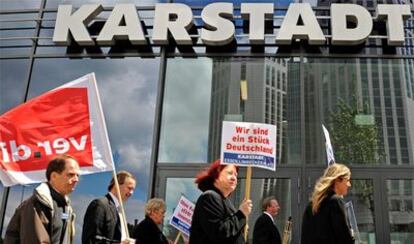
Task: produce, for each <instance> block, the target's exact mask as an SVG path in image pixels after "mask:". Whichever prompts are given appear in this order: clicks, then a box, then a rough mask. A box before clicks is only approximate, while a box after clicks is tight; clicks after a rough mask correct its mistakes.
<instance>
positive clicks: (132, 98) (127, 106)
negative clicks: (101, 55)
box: [1, 58, 159, 243]
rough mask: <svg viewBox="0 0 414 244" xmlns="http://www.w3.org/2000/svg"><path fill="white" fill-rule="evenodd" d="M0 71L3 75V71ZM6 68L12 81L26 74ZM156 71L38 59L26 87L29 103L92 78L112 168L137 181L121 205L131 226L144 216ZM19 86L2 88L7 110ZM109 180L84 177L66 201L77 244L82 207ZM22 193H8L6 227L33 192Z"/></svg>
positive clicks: (106, 62)
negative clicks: (70, 208) (71, 211)
mask: <svg viewBox="0 0 414 244" xmlns="http://www.w3.org/2000/svg"><path fill="white" fill-rule="evenodd" d="M2 62H4V61H2ZM1 67H2V69H3V67H4V65H2V66H1ZM6 67H7V68H8V70H13V74H14V75H20V74H24V75H25V74H26V71H24V72H16V69H15V68H13V66H11V64H9V65H8V66H6ZM6 67H4V68H6ZM158 68H159V60H158V59H145V60H143V59H140V58H125V59H98V60H70V59H38V60H35V63H34V67H33V74H32V79H31V82H30V90H29V97H30V98H33V97H35V96H38V95H40V94H42V93H44V92H46V91H49V90H51V89H53V88H56V87H58V86H60V85H62V84H64V83H66V82H69V81H71V80H74V79H76V78H78V77H80V76H83V75H85V74H87V73H90V72H95V74H96V78H97V83H98V88H99V91H100V96H101V101H102V107H103V110H104V113H105V118H106V125H107V129H108V134H109V138H110V142H111V147H112V152H113V157H114V161H115V165H116V168H117V169H122V170H127V171H129V172H131V173H133V174H134V175H135V176H136V177H137V182H138V183H137V188H136V190H135V193H134V195H133V197H131V198H130V199H129V200H128V202H127V203H126V204H125V207H126V215H127V219H128V222H129V223H133V221H134V219H137V218H138V219H142V218H143V216H144V212H143V209H144V205H145V202H146V198H147V191H148V182H149V179H148V178H149V169H150V156H151V145H152V135H153V126H154V113H155V102H156V91H157V88H156V87H157V81H158ZM2 71H3V70H2ZM9 73H10V72H8V71H7V70H6V72H2V73H1V75H2V79H1V82H2V83H1V84H3V83H4V82H5V81H6V80H5V79H3V76H4V75H6V74H9ZM10 75H11V73H10ZM18 80H19V79H13V80H12V81H14V82H11V81H10V83H6V84H8V85H7V87H6V88H7V89H3V87H2V89H1V98H2V99H3V97H4V96H3V94H5V95H6V98H7V103H6V105H7V106H12V105H14V104H15V103H16V102H14V101H15V98H14V97H13V96H12V94H13V93H14V92H16V93H17V95H15V97H21V96H22V94H24V92H23V91H19V89H16V88H15V89H13V86H12V85H14V86H16V85H19V83H18V82H16V81H18ZM3 91H7V93H10V94H7V93H3ZM2 106H3V103H2ZM2 109H3V107H2ZM111 177H112V175H111V173H110V172H108V173H101V174H93V175H84V176H82V177H81V181H80V183H79V184H78V186H77V189H76V191H75V192H74V193H73V194H72V195H71V196H70V197H71V200H72V205H73V208H74V210H75V212H76V214H77V218H76V230H77V231H76V239H75V243H81V240H80V237H81V233H82V231H81V229H82V222H83V215H84V212H85V210H86V207H87V206H88V204H89V202H91V201H92V200H93V199H94V198H97V197H100V196H103V195H104V194H105V193H106V191H107V185H108V183H109V181H110V179H111ZM91 186H98V187H91ZM20 189H21V186H16V187H13V188H12V190H11V194H10V197H9V201H8V206H7V212H6V221H5V226H6V227H7V225H8V222H9V220H10V218H11V216H12V214H13V213H14V211H15V208H16V207H17V205H18V204H19V203H20V202H21V199H25V198H27V197H28V196H29V195H30V194H31V192H32V189H31V190H28V189H26V190H25V194H24V197H22V194H21V190H20Z"/></svg>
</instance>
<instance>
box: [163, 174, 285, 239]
mask: <svg viewBox="0 0 414 244" xmlns="http://www.w3.org/2000/svg"><path fill="white" fill-rule="evenodd" d="M165 192H166V196H165V199H166V203H167V212H166V216H165V219H164V229H163V232H164V233H165V234H166V236H167V237H168V239H170V240H175V237H176V236H177V230H176V229H175V228H174V227H172V226H170V225H169V221H170V219H171V216H172V214H173V212H174V209H175V207H176V206H177V203H178V200H179V199H180V197H181V195H184V196H185V197H186V198H187V199H189V200H190V201H193V202H194V203H196V202H197V199H198V197H199V196H200V194H201V191H200V190H198V189H197V186H196V184H195V183H194V179H193V178H168V179H167V186H166V190H165ZM244 194H245V180H244V179H241V180H239V185H238V186H237V188H236V190H235V191H234V192H233V194H232V195H231V196H230V198H231V200H232V202H233V204H234V206H235V207H236V209H237V208H238V206H239V204H240V203H241V202H242V200H243V199H244V197H245V196H244ZM268 196H274V197H275V198H276V199H277V201H278V203H279V205H280V210H279V213H278V214H277V216H276V217H275V223H276V226H277V227H278V229H279V232H280V234H281V235H282V234H283V230H284V226H285V224H286V220H287V219H288V218H289V217H290V216H291V214H292V211H291V183H290V180H289V179H275V178H265V179H252V181H251V195H250V197H251V200H252V202H253V205H254V206H253V209H252V213H251V215H250V217H249V226H250V229H249V239H250V240H251V239H252V238H253V236H252V235H253V227H254V223H255V221H256V219H257V218H258V217H259V216H260V215H261V214H262V213H263V212H262V210H261V202H262V200H263V199H264V198H266V197H268Z"/></svg>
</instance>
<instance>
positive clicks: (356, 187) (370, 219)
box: [346, 179, 376, 243]
mask: <svg viewBox="0 0 414 244" xmlns="http://www.w3.org/2000/svg"><path fill="white" fill-rule="evenodd" d="M346 200H347V201H348V200H350V201H352V205H353V209H354V214H355V218H356V223H357V225H358V232H356V231H355V235H356V236H357V237H356V239H357V240H361V243H376V242H375V214H374V210H375V209H374V185H373V181H372V180H359V179H358V180H352V187H351V188H350V191H349V193H348V195H347V196H346Z"/></svg>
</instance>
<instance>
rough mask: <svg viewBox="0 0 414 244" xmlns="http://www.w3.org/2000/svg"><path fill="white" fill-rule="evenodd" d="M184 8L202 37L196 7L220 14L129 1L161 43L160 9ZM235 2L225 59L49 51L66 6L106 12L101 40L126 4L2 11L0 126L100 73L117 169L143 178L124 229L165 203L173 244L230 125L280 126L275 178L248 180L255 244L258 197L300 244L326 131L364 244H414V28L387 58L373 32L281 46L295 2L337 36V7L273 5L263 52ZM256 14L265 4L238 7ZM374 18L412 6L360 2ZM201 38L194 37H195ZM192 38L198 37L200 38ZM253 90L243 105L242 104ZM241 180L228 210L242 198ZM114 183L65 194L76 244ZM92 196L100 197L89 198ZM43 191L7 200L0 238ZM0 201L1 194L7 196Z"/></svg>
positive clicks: (10, 6) (124, 44) (44, 0)
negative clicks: (333, 12) (181, 216)
mask: <svg viewBox="0 0 414 244" xmlns="http://www.w3.org/2000/svg"><path fill="white" fill-rule="evenodd" d="M166 2H174V3H183V4H187V5H188V6H190V7H191V8H192V9H193V14H194V19H195V20H194V22H195V29H191V30H189V31H190V32H191V34H193V35H195V36H197V34H199V31H200V29H201V28H202V25H203V21H202V20H201V17H200V14H201V7H203V6H205V5H207V4H209V3H212V2H215V1H168V0H165V1H151V0H144V1H141V0H140V1H136V0H129V1H122V3H131V4H134V5H136V6H137V8H136V9H137V12H138V14H139V16H140V17H141V18H142V23H143V24H144V25H145V26H146V31H147V33H146V34H147V36H149V37H150V36H151V35H152V32H153V24H154V21H153V17H154V5H155V4H156V3H166ZM223 2H232V3H233V5H234V7H235V10H234V15H235V16H234V20H233V22H234V23H235V41H233V42H232V43H230V44H228V45H226V46H224V47H212V46H206V45H204V44H203V43H202V42H201V41H200V39H198V40H197V41H194V45H193V46H177V45H175V44H170V45H168V46H163V45H155V44H154V43H153V42H151V41H150V40H149V39H150V38H147V39H148V45H144V46H134V45H131V43H128V41H124V40H121V41H117V43H116V45H114V46H109V45H102V46H87V47H82V46H79V45H70V46H58V45H56V44H55V43H53V41H52V36H53V31H54V26H55V20H56V10H57V7H58V6H59V4H72V5H73V7H74V8H75V9H76V8H78V7H80V6H81V5H83V4H87V3H101V4H103V7H104V8H105V10H104V11H103V12H102V13H101V14H100V15H99V16H98V17H97V19H96V20H95V21H94V22H92V23H91V25H90V26H89V27H88V31H89V32H90V33H91V35H92V36H93V38H96V35H97V34H98V33H99V31H100V29H101V28H102V25H103V22H104V20H106V19H107V18H108V16H109V14H110V11H111V10H112V8H113V6H114V5H115V4H117V3H118V1H112V0H111V1H97V0H96V1H95V0H89V1H80V0H71V1H66V0H65V1H64V0H38V1H19V3H15V1H8V0H5V1H1V2H0V114H3V113H5V112H6V111H8V110H10V109H12V108H13V107H15V106H17V105H19V104H21V103H23V102H24V101H26V100H28V99H31V98H34V97H36V96H38V95H40V94H42V93H44V92H46V91H48V90H50V89H53V88H55V87H57V86H59V85H62V84H64V83H66V82H68V81H71V80H74V79H76V78H78V77H80V76H83V75H85V74H87V73H90V72H95V74H96V78H97V82H98V87H99V91H100V95H101V101H102V105H103V108H104V113H105V117H106V122H107V129H108V133H109V137H110V142H111V146H112V150H113V152H112V153H113V157H114V160H115V164H116V165H115V166H116V168H117V169H118V170H128V171H131V172H132V173H133V174H135V175H136V176H137V188H136V191H135V193H134V195H133V197H132V199H130V200H129V201H128V202H127V204H126V205H125V206H126V215H127V219H128V222H129V223H130V224H133V223H136V220H141V219H143V217H144V211H143V210H144V206H145V202H146V200H147V199H148V198H150V197H160V198H163V199H165V201H166V203H167V212H166V217H165V219H164V224H163V228H162V230H163V232H164V233H165V235H166V236H167V237H168V238H169V239H170V240H174V239H175V237H176V235H177V230H175V229H174V228H173V227H171V226H170V225H169V224H168V223H169V220H170V219H171V215H172V213H173V210H174V208H175V207H176V205H177V202H178V199H179V197H180V196H181V195H185V196H186V197H187V198H188V199H190V200H191V201H193V202H195V201H196V200H197V198H198V196H199V194H201V192H200V191H199V190H198V189H197V188H196V185H195V184H194V177H195V176H196V174H197V172H198V171H199V170H200V169H202V168H204V167H206V166H208V163H210V162H212V161H214V160H215V159H217V158H219V156H220V143H221V141H220V140H221V125H222V122H223V121H224V120H237V121H246V122H260V123H266V124H273V125H276V127H277V140H276V141H277V143H276V155H277V169H276V171H275V172H273V171H266V170H263V169H254V170H253V176H252V182H251V189H252V192H251V199H252V200H253V203H254V207H253V211H252V215H251V216H250V218H249V226H250V227H251V228H250V232H249V238H251V234H252V233H251V232H252V230H253V226H254V222H255V220H256V218H257V217H258V216H259V215H260V213H261V209H260V202H261V201H262V199H263V198H265V197H267V196H270V195H273V196H276V198H277V199H278V202H279V204H280V207H281V210H280V212H279V214H278V215H277V216H276V218H275V222H276V225H277V227H278V229H279V232H280V233H281V234H283V230H284V226H285V224H286V220H287V219H288V218H289V217H292V219H293V229H292V235H291V242H290V243H300V231H301V227H300V225H301V219H302V214H303V210H304V208H305V206H306V204H307V203H308V201H309V196H310V193H311V191H312V188H313V184H314V182H315V181H316V179H317V178H318V177H319V176H320V175H321V174H322V172H323V170H324V168H325V166H326V151H325V138H324V135H323V132H322V124H323V125H325V126H326V127H327V128H328V130H329V132H330V134H331V140H332V144H333V149H334V152H335V158H336V161H338V162H343V163H345V164H347V165H349V166H350V168H351V170H352V181H351V182H352V188H351V190H350V192H349V194H348V195H347V196H346V201H352V204H353V208H354V211H355V217H356V222H357V226H358V233H359V235H358V240H359V241H360V243H369V244H371V243H372V244H373V243H387V244H388V243H389V244H391V243H392V244H397V243H401V244H402V243H413V242H414V232H413V225H414V216H413V204H414V201H413V199H414V196H413V195H414V48H413V43H414V39H413V38H412V36H413V27H414V17H411V18H410V19H408V20H407V21H405V22H404V26H405V27H404V28H405V29H404V30H405V37H406V41H405V43H404V45H403V46H402V47H396V48H393V47H389V46H387V45H385V42H384V41H383V40H380V38H376V37H375V36H376V35H382V34H384V33H383V32H384V31H385V27H384V30H379V32H378V33H377V32H375V33H373V37H370V38H369V39H368V41H367V42H366V43H365V44H364V45H361V46H358V47H336V48H334V47H331V46H329V45H328V44H327V45H321V46H316V47H314V46H309V45H307V44H306V43H298V42H295V43H293V44H292V45H289V46H278V45H275V44H274V38H275V35H274V33H277V32H274V31H275V30H277V29H278V28H280V25H281V23H282V18H283V16H284V15H285V14H286V10H287V7H288V6H289V4H290V3H292V2H309V3H310V4H311V6H313V7H314V8H315V13H316V15H317V16H322V17H323V18H318V21H319V22H320V23H321V28H322V29H323V32H324V33H325V34H328V35H329V32H330V30H329V22H328V20H329V11H327V8H326V6H329V5H330V4H331V3H333V2H335V1H294V0H287V1H267V0H264V1H260V2H263V3H275V16H274V18H273V19H272V20H266V29H265V33H266V37H265V39H266V41H265V44H264V45H251V44H249V41H248V38H247V35H245V33H246V31H247V30H248V28H247V27H248V23H246V21H244V20H242V19H241V17H240V10H239V6H240V3H241V1H223ZM242 2H243V3H245V2H257V1H242ZM354 3H357V4H360V5H363V6H366V7H368V10H369V11H370V13H371V14H373V13H374V12H375V7H376V5H377V4H379V3H407V4H410V5H411V6H412V7H414V6H413V2H412V1H356V2H355V1H354ZM198 37H199V36H198ZM193 38H195V39H197V37H193ZM242 80H243V81H247V91H248V99H247V100H242V99H241V97H240V89H241V85H240V84H241V83H240V81H242ZM245 176H246V172H245V169H241V170H240V172H239V184H238V187H237V189H236V191H235V192H234V193H233V194H232V196H231V200H232V201H233V203H234V205H235V206H236V207H238V205H239V203H240V202H241V201H242V199H243V198H244V194H245V193H244V189H245ZM110 178H111V174H110V173H102V174H95V175H87V176H82V177H81V181H80V184H79V185H78V187H77V189H76V191H75V192H74V193H73V194H72V195H71V200H72V204H73V207H74V209H75V211H76V213H77V222H76V229H77V235H76V242H75V243H80V235H81V229H82V223H83V215H84V212H85V210H86V207H87V205H88V203H89V202H90V201H91V200H92V199H94V198H97V197H99V196H102V195H104V194H105V193H106V186H107V184H108V182H109V180H110ZM91 186H93V187H91ZM34 187H35V185H30V186H14V187H11V188H10V193H9V194H8V202H7V205H6V209H5V210H6V213H5V216H4V228H3V230H2V233H1V234H2V235H1V236H2V237H3V236H4V232H5V228H6V227H7V225H8V222H9V220H10V218H11V216H12V214H13V213H14V211H15V209H16V207H17V206H18V205H19V204H20V203H21V202H22V201H23V200H24V199H26V198H27V197H29V196H30V195H31V193H32V191H33V189H34ZM4 192H5V188H4V187H3V186H0V196H1V197H4V195H5V194H4Z"/></svg>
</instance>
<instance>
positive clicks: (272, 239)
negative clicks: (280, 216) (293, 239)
mask: <svg viewBox="0 0 414 244" xmlns="http://www.w3.org/2000/svg"><path fill="white" fill-rule="evenodd" d="M281 243H282V240H281V239H280V234H279V230H278V229H277V227H276V225H275V224H274V223H273V221H272V219H271V218H270V216H268V215H267V214H265V213H263V214H262V215H260V217H259V218H257V220H256V223H255V224H254V229H253V244H281Z"/></svg>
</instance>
